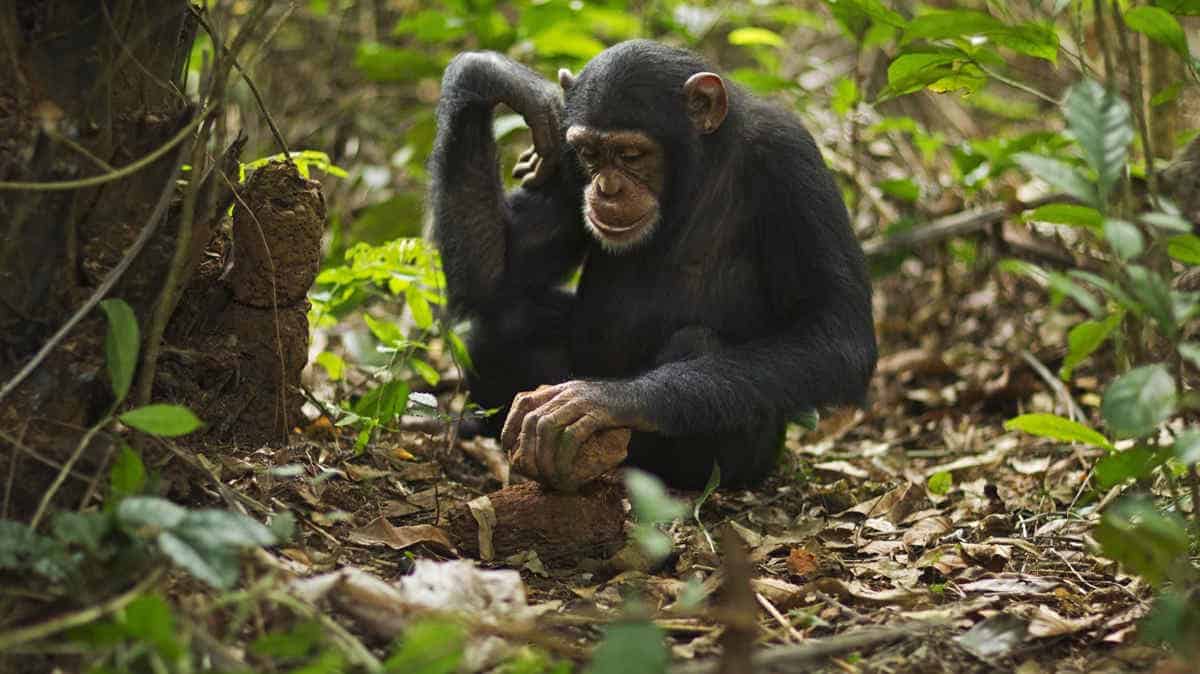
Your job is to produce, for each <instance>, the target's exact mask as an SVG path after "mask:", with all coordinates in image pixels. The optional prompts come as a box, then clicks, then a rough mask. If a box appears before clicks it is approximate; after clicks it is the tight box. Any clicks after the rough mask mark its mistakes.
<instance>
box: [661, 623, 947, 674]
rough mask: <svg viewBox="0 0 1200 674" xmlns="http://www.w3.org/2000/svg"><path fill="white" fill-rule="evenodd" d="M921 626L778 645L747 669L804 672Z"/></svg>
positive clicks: (696, 670) (686, 668)
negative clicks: (806, 669) (828, 659)
mask: <svg viewBox="0 0 1200 674" xmlns="http://www.w3.org/2000/svg"><path fill="white" fill-rule="evenodd" d="M922 627H923V625H920V624H917V625H902V626H898V627H866V628H862V629H859V630H855V631H853V632H849V633H847V634H839V635H837V636H832V637H827V638H825V639H809V640H807V641H806V642H804V643H803V644H799V645H795V646H779V647H776V648H771V649H768V650H765V651H762V652H760V653H758V654H757V655H755V656H754V658H753V660H752V668H751V669H747V670H745V671H747V672H756V673H757V674H769V673H771V672H798V671H805V667H806V666H807V667H811V666H813V665H815V664H816V663H818V662H821V661H822V660H825V659H827V658H831V657H834V656H837V655H841V654H843V653H851V652H854V651H863V650H866V649H868V648H875V647H877V646H883V645H886V644H890V643H893V642H896V641H900V640H901V639H905V638H908V637H912V636H916V635H917V634H918V633H919V632H920V631H921V629H922ZM669 671H670V674H716V672H717V671H718V669H717V663H716V662H715V661H713V660H705V661H701V662H690V663H687V664H684V665H677V666H675V667H672V668H671V669H670V670H669Z"/></svg>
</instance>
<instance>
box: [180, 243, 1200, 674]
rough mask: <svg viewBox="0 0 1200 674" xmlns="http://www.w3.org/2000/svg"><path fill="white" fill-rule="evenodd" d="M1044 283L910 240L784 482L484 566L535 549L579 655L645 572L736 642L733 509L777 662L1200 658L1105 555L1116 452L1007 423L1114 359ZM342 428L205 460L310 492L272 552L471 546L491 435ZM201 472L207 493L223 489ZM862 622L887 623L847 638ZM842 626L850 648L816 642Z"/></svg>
mask: <svg viewBox="0 0 1200 674" xmlns="http://www.w3.org/2000/svg"><path fill="white" fill-rule="evenodd" d="M1042 293H1043V291H1042V290H1041V289H1039V288H1037V287H1036V286H1033V285H1032V284H1031V283H1030V282H1029V281H1026V280H1018V279H1015V278H1013V277H1008V276H1005V275H1000V274H994V273H990V272H989V271H988V270H987V269H986V268H983V269H970V268H968V266H967V265H965V264H963V263H960V262H956V261H946V262H943V263H939V264H937V265H929V266H925V265H923V264H922V263H921V262H918V261H916V260H915V259H913V258H910V259H909V260H908V261H907V262H905V263H904V265H903V266H901V268H900V269H899V270H898V271H897V272H895V273H893V274H891V275H888V276H886V277H883V278H882V279H880V280H879V281H877V285H876V316H877V320H878V321H879V323H878V331H879V336H880V341H881V351H882V357H881V360H880V363H879V369H878V373H877V375H876V377H875V380H874V384H873V389H872V395H871V402H870V405H869V407H868V408H867V409H865V410H851V409H847V410H837V411H831V412H830V413H829V414H827V415H826V416H825V418H823V419H822V421H821V424H820V426H819V428H818V430H817V431H816V432H802V431H800V429H794V430H793V431H792V432H790V433H789V439H788V442H787V447H786V452H785V453H784V454H785V455H784V457H783V458H782V460H781V465H780V468H779V469H778V470H777V471H776V473H775V475H774V476H773V477H772V478H771V479H770V480H769V481H768V482H767V483H766V484H764V485H762V486H761V487H759V488H756V489H749V490H719V491H717V492H716V493H714V494H712V495H711V496H710V497H709V498H707V499H706V500H704V501H703V503H702V504H701V506H700V508H699V509H698V519H696V518H693V517H691V516H690V515H689V516H687V517H685V518H683V519H681V520H678V521H676V522H675V523H674V524H673V525H671V526H670V527H669V528H668V529H667V532H668V533H669V534H670V535H671V537H672V539H673V541H674V551H673V552H672V554H671V556H670V557H669V558H668V560H667V562H666V563H665V564H663V565H661V566H660V567H658V568H655V569H650V570H645V569H643V570H623V571H621V570H618V569H615V568H613V566H612V565H610V564H605V563H603V562H602V561H601V560H587V559H581V560H576V562H577V563H575V564H565V563H550V562H548V561H546V560H539V559H537V558H536V557H535V556H529V555H524V556H518V557H516V558H510V559H507V560H497V561H496V562H494V563H492V564H490V565H481V566H490V567H498V568H511V569H517V570H519V571H520V577H521V580H522V581H523V583H524V592H525V594H526V597H527V601H528V603H529V604H530V605H531V606H533V607H534V608H535V609H536V611H537V612H538V613H539V614H540V615H541V616H542V618H540V619H539V622H538V625H539V626H540V627H539V629H538V633H537V635H536V639H533V640H534V641H536V642H537V643H538V644H539V645H541V646H544V647H547V648H549V649H550V650H552V651H558V652H559V653H560V654H567V655H570V654H577V653H582V652H583V651H582V650H581V649H582V648H585V647H588V646H590V645H594V643H595V642H596V641H597V640H598V639H599V636H600V630H599V629H598V628H599V627H600V626H602V625H603V624H605V623H606V622H609V621H612V620H614V619H619V617H620V616H621V615H623V614H622V612H621V611H622V606H624V605H626V601H625V598H626V597H627V596H629V595H630V594H631V593H636V595H637V596H638V597H640V602H641V605H642V606H643V607H648V610H649V615H650V616H651V617H653V618H654V620H655V622H656V623H657V624H658V625H659V626H660V627H661V628H662V629H663V630H664V632H665V633H666V635H667V641H668V643H669V646H670V650H671V653H672V656H673V658H674V660H675V661H676V663H677V664H676V666H677V667H678V666H679V663H681V662H684V661H687V660H691V659H704V658H711V657H714V656H716V655H717V654H718V653H719V648H718V644H719V642H720V640H721V638H722V633H723V632H725V631H726V630H727V629H728V628H727V623H728V619H727V618H728V616H726V615H724V614H723V613H722V612H721V611H720V610H713V609H708V610H700V611H691V612H688V611H678V610H672V609H674V608H675V607H676V606H679V605H681V604H682V603H684V602H681V601H680V599H681V595H682V594H686V593H687V592H688V591H689V590H688V589H687V588H688V587H689V586H688V584H687V582H686V581H688V580H689V579H692V578H697V579H699V580H700V581H701V584H700V587H701V588H703V589H704V590H705V591H706V592H710V593H711V592H712V591H713V590H715V589H716V588H717V587H718V586H719V585H720V582H721V578H722V576H723V574H725V570H724V566H723V565H724V562H723V560H722V557H721V556H720V555H718V554H716V553H715V552H714V549H715V547H719V546H714V545H713V542H712V541H713V539H719V535H718V531H721V530H723V527H724V525H726V524H731V525H733V528H734V529H735V530H736V531H737V532H738V533H739V534H740V535H741V537H742V538H743V539H744V540H745V542H746V544H747V547H748V550H749V557H750V561H751V562H752V569H753V570H752V572H751V574H750V575H751V587H752V588H753V590H754V598H755V601H756V602H757V604H758V609H759V610H758V612H757V616H756V620H757V627H758V630H759V632H758V639H757V648H758V649H762V650H766V651H768V652H771V653H776V654H779V655H780V657H781V658H782V659H781V660H780V662H781V664H778V665H776V667H777V668H778V669H771V668H768V667H764V668H763V669H762V671H839V672H845V671H851V672H854V671H876V672H884V671H886V672H906V671H907V672H941V671H947V672H948V671H955V672H959V671H968V672H969V671H996V670H1005V671H1018V672H1021V673H1022V674H1036V673H1038V672H1062V673H1066V672H1123V671H1149V670H1155V669H1156V668H1157V671H1160V672H1167V671H1184V670H1183V669H1182V668H1180V669H1175V668H1177V667H1181V665H1179V664H1178V663H1171V662H1170V661H1168V660H1166V659H1164V653H1163V651H1161V650H1159V649H1156V648H1152V647H1149V646H1146V645H1142V644H1141V643H1140V642H1139V640H1138V638H1137V628H1136V625H1137V621H1138V619H1139V618H1140V617H1142V616H1143V615H1144V614H1145V613H1146V612H1147V610H1148V608H1149V605H1150V601H1151V594H1150V592H1149V590H1148V588H1146V587H1144V586H1143V585H1142V584H1140V583H1139V582H1138V581H1137V580H1136V579H1134V578H1132V577H1130V576H1126V575H1123V574H1122V573H1121V572H1120V570H1119V569H1118V567H1117V565H1116V564H1115V563H1113V562H1112V561H1110V560H1106V559H1103V558H1100V557H1097V556H1096V555H1095V554H1093V542H1092V541H1091V540H1090V538H1089V530H1090V529H1091V528H1092V527H1093V525H1094V524H1095V523H1096V522H1097V520H1098V511H1099V510H1100V509H1101V507H1102V506H1103V505H1104V504H1106V503H1108V502H1110V501H1111V499H1112V498H1113V497H1114V496H1115V495H1116V494H1117V492H1118V491H1119V489H1117V488H1114V489H1113V490H1110V491H1109V492H1107V493H1102V492H1097V491H1096V489H1095V487H1094V486H1093V485H1092V483H1091V480H1090V477H1091V475H1090V471H1089V469H1090V467H1091V466H1092V465H1093V463H1094V462H1095V459H1096V455H1095V451H1094V450H1092V449H1090V448H1085V447H1082V446H1078V445H1077V446H1064V445H1063V444H1062V443H1052V442H1047V441H1045V440H1039V439H1036V438H1033V437H1030V436H1025V435H1022V434H1019V433H1016V432H1008V431H1005V430H1004V428H1003V424H1004V421H1005V420H1006V419H1009V418H1011V417H1012V416H1015V415H1016V414H1019V413H1022V412H1031V411H1046V412H1050V411H1056V410H1057V411H1058V412H1060V413H1069V408H1070V407H1072V406H1077V407H1078V408H1081V409H1082V410H1084V411H1085V413H1086V411H1087V410H1090V409H1093V408H1094V407H1095V405H1097V404H1098V402H1099V395H1098V394H1099V391H1098V390H1095V389H1097V388H1098V387H1099V383H1098V382H1099V381H1101V379H1100V378H1099V377H1094V378H1092V377H1089V376H1087V375H1088V372H1087V371H1086V370H1084V371H1081V372H1078V373H1077V376H1076V377H1075V378H1074V380H1073V381H1074V382H1075V385H1074V387H1073V388H1071V389H1070V390H1068V389H1067V388H1065V387H1063V386H1061V385H1060V384H1058V383H1057V382H1058V379H1057V377H1056V376H1055V375H1054V374H1051V373H1056V372H1057V369H1058V367H1059V365H1060V361H1061V358H1062V355H1063V349H1062V347H1061V346H1060V345H1062V344H1064V343H1065V337H1064V333H1065V329H1066V327H1068V326H1069V322H1068V321H1067V320H1066V319H1065V318H1062V317H1061V316H1059V314H1057V313H1056V310H1054V309H1052V308H1048V307H1046V306H1045V300H1044V295H1043V294H1042ZM339 430H340V429H336V428H334V427H333V426H331V425H330V424H329V423H328V422H327V421H326V420H318V421H317V422H315V423H313V424H311V425H310V426H309V427H308V428H306V429H303V432H302V433H301V434H298V435H295V436H294V438H295V440H294V442H293V443H292V446H290V447H288V448H280V449H259V450H254V451H251V450H243V451H237V452H232V453H230V452H228V450H225V449H222V450H217V449H216V448H210V453H209V454H207V455H206V457H205V459H204V460H203V461H202V463H206V464H207V465H208V466H209V467H210V468H211V469H212V470H213V475H214V476H216V477H217V478H218V479H219V481H220V482H221V483H223V484H224V485H225V487H226V488H231V489H233V490H236V491H238V492H240V493H241V494H243V495H245V496H249V497H251V498H253V499H255V500H257V501H259V502H260V503H264V504H271V506H272V507H275V508H279V507H286V508H290V509H291V510H292V511H293V512H295V513H296V514H297V518H298V521H299V524H300V526H299V528H298V535H297V537H296V540H295V541H294V542H293V543H291V544H289V545H287V546H284V547H283V548H281V549H280V550H278V551H277V552H276V553H274V557H275V560H276V562H277V563H279V564H280V565H281V566H284V567H286V568H287V569H288V570H289V571H291V572H293V573H295V574H297V575H298V576H301V577H304V576H311V575H314V574H320V573H325V572H330V571H333V570H334V569H339V568H346V567H354V568H357V569H361V570H363V571H366V572H369V573H370V574H373V575H374V576H377V577H379V578H381V579H383V580H384V581H389V582H390V581H395V580H397V579H399V578H401V577H402V576H403V575H404V574H406V573H408V572H409V571H411V568H412V566H413V559H439V560H440V559H450V558H453V557H454V555H453V554H452V553H451V552H450V551H449V550H448V549H447V546H446V541H445V539H444V538H443V537H442V536H441V532H440V530H439V529H435V528H433V527H430V526H429V525H434V526H437V525H441V524H444V520H445V516H446V513H447V511H448V510H449V509H451V508H452V507H454V506H456V505H459V504H461V503H463V502H465V501H469V500H470V499H473V498H475V497H477V496H479V495H481V494H484V493H487V492H489V491H494V490H495V489H497V488H499V487H500V486H501V480H502V479H503V477H504V476H505V475H506V473H507V470H506V468H505V466H504V464H503V461H502V459H501V454H500V453H499V451H498V449H497V448H496V446H495V443H494V441H492V440H489V439H478V438H477V439H471V440H465V441H463V440H458V441H456V444H455V446H454V447H452V448H451V447H448V445H447V440H446V437H445V435H444V434H428V433H422V432H418V431H405V432H399V433H394V434H391V435H385V436H383V437H381V438H379V439H378V440H377V441H373V442H372V443H371V444H370V445H369V446H368V448H367V450H366V451H365V452H363V453H361V454H355V453H354V452H353V449H352V448H353V440H354V437H353V434H350V433H347V434H344V435H343V434H341V433H340V432H339ZM221 453H224V455H221ZM283 466H291V467H293V468H291V469H283V470H281V467H283ZM931 478H932V479H931ZM214 484H215V483H214ZM203 491H204V492H205V493H206V494H207V496H206V495H203V494H200V493H193V494H192V496H193V497H194V498H196V499H198V500H201V501H203V500H207V499H209V498H214V499H215V498H219V497H218V496H217V492H216V490H213V489H208V488H204V490H203ZM678 496H681V497H683V498H688V499H696V498H697V497H698V496H699V495H698V494H695V493H691V494H678ZM226 499H228V494H226ZM352 584H353V583H351V585H352ZM358 589H359V590H361V589H362V588H361V587H360V588H358ZM345 598H346V597H343V599H345ZM350 598H352V599H353V600H354V601H352V602H346V601H343V602H341V608H342V611H341V612H340V614H341V616H342V617H341V618H339V620H341V621H342V622H344V623H345V624H347V625H351V626H352V627H351V631H352V632H354V633H356V634H361V633H362V632H364V631H367V632H369V631H370V630H369V629H367V630H364V629H363V621H364V615H363V611H362V610H355V608H354V607H353V606H348V604H353V603H355V602H359V603H361V602H362V601H363V600H362V598H361V596H355V597H350ZM334 603H335V604H337V602H334ZM368 603H369V602H368ZM673 605H674V606H673ZM359 609H361V606H360V607H359ZM336 613H337V612H335V614H336ZM347 613H349V614H351V615H356V616H357V617H358V619H359V620H358V621H357V622H355V621H345V620H344V618H345V614H347ZM365 621H366V622H367V623H370V622H371V619H370V618H369V617H367V618H365ZM879 626H883V627H888V628H893V629H891V631H883V632H881V631H879V630H878V629H875V628H878V627H879ZM543 628H544V629H543ZM873 629H874V631H872V630H873ZM851 634H859V635H860V636H862V635H867V636H866V638H865V640H863V641H861V642H853V641H838V639H839V638H841V639H843V640H844V639H846V638H847V637H846V636H845V635H851ZM871 635H876V636H874V637H872V636H871ZM526 636H530V635H528V634H527V635H526ZM508 637H509V638H510V640H517V641H519V640H520V638H521V635H520V634H515V635H514V634H509V635H508ZM531 638H532V637H531ZM366 643H368V644H371V643H373V642H371V640H370V639H369V638H366ZM821 644H825V645H830V646H831V651H832V657H830V658H821V659H816V660H814V659H811V658H812V654H813V653H815V652H816V651H814V650H812V649H813V648H814V647H815V648H821V647H822V646H821ZM789 649H790V650H789ZM805 649H808V650H805ZM789 653H791V654H792V655H790V656H789V655H788V654H789ZM797 653H799V654H800V655H796V654H797ZM789 657H790V658H791V659H790V660H789V659H788V658H789Z"/></svg>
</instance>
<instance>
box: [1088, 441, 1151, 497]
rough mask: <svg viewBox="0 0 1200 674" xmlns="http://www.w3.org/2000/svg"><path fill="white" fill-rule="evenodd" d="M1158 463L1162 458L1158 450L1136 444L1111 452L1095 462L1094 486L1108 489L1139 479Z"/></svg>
mask: <svg viewBox="0 0 1200 674" xmlns="http://www.w3.org/2000/svg"><path fill="white" fill-rule="evenodd" d="M1160 465H1162V459H1161V458H1160V457H1159V455H1158V452H1156V451H1154V450H1153V449H1151V448H1149V447H1142V446H1138V447H1133V448H1132V449H1127V450H1125V451H1123V452H1113V453H1112V454H1109V455H1107V456H1105V457H1104V458H1102V459H1100V460H1099V461H1097V462H1096V466H1095V468H1094V471H1095V475H1096V486H1097V487H1099V488H1100V489H1101V490H1108V489H1111V488H1113V487H1115V486H1117V485H1119V484H1121V483H1122V482H1125V481H1126V480H1138V479H1141V478H1143V477H1145V476H1147V475H1149V474H1150V471H1152V470H1154V469H1155V468H1157V467H1158V466H1160Z"/></svg>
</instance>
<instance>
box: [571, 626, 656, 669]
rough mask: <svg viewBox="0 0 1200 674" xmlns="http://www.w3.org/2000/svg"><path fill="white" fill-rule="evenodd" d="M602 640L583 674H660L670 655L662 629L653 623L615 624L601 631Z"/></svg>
mask: <svg viewBox="0 0 1200 674" xmlns="http://www.w3.org/2000/svg"><path fill="white" fill-rule="evenodd" d="M603 631H604V640H603V641H601V642H600V645H599V646H597V647H596V650H595V651H594V652H593V653H592V662H591V664H590V665H589V666H588V668H587V669H585V670H584V674H662V672H665V671H667V665H668V664H669V663H670V659H671V658H670V655H669V654H668V653H667V649H666V646H664V645H663V637H664V636H665V635H664V634H663V631H662V629H660V628H659V627H658V626H656V625H654V624H653V623H649V622H644V621H636V622H618V623H612V624H610V625H608V626H607V627H604V628H603Z"/></svg>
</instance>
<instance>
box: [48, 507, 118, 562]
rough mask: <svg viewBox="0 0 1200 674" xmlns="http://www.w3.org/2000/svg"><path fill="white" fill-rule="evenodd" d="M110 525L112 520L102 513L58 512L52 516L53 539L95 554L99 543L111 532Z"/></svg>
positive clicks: (105, 513)
mask: <svg viewBox="0 0 1200 674" xmlns="http://www.w3.org/2000/svg"><path fill="white" fill-rule="evenodd" d="M112 525H113V521H112V518H111V517H110V515H109V514H108V513H107V512H104V511H90V512H86V513H77V512H72V511H70V510H66V511H60V512H59V513H58V514H56V515H55V516H54V537H55V538H57V539H58V540H59V541H62V542H63V543H67V544H69V545H78V546H79V547H81V548H83V549H84V550H87V551H88V552H90V553H93V554H95V553H96V552H97V551H98V550H99V549H100V542H101V541H103V540H104V537H105V536H107V535H108V532H109V531H111V530H112Z"/></svg>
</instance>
